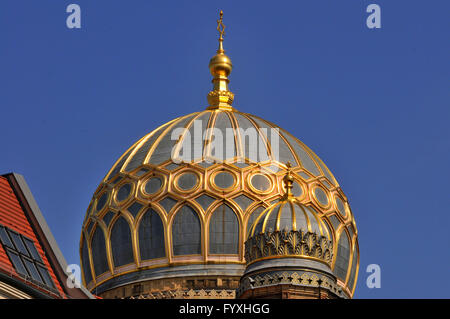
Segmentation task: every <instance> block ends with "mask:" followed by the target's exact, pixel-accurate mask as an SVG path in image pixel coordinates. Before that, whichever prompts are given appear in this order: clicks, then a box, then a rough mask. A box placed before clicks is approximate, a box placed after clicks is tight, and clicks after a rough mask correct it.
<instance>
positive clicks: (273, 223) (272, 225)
mask: <svg viewBox="0 0 450 319" xmlns="http://www.w3.org/2000/svg"><path fill="white" fill-rule="evenodd" d="M280 207H281V205H278V206H276V207H275V208H273V209H272V211H271V212H270V215H269V217H268V218H267V222H266V228H265V229H263V231H264V232H265V233H267V232H274V231H276V230H277V218H278V212H279V211H280Z"/></svg>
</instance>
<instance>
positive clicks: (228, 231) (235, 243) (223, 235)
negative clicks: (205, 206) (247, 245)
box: [209, 204, 239, 254]
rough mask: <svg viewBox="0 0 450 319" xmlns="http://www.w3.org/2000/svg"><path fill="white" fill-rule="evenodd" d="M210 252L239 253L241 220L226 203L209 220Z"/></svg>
mask: <svg viewBox="0 0 450 319" xmlns="http://www.w3.org/2000/svg"><path fill="white" fill-rule="evenodd" d="M209 253H210V254H237V253H239V222H238V219H237V217H236V214H235V213H234V212H233V210H232V209H231V208H230V207H229V206H228V205H226V204H222V205H220V206H219V207H218V208H217V209H216V210H215V211H214V213H213V215H212V216H211V220H210V222H209Z"/></svg>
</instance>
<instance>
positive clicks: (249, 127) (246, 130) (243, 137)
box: [233, 113, 270, 167]
mask: <svg viewBox="0 0 450 319" xmlns="http://www.w3.org/2000/svg"><path fill="white" fill-rule="evenodd" d="M233 115H234V117H235V119H236V121H237V123H238V126H239V127H238V129H239V137H240V144H241V147H242V152H243V154H242V156H243V157H244V158H247V159H249V160H250V161H252V162H264V161H268V160H270V156H269V152H268V150H267V146H266V142H265V141H264V138H263V137H262V136H261V135H260V134H261V133H260V131H259V130H258V129H257V128H256V126H255V125H254V124H253V123H252V122H251V121H250V120H248V119H247V118H246V117H245V116H243V115H241V114H239V113H233ZM238 164H239V163H236V164H234V165H236V166H238V167H242V166H245V167H246V166H248V165H247V164H245V163H241V165H238Z"/></svg>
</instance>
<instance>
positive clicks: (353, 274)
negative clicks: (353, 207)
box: [347, 245, 358, 291]
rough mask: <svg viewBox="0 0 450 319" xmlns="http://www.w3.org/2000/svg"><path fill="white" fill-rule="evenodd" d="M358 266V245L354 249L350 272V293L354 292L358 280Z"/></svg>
mask: <svg viewBox="0 0 450 319" xmlns="http://www.w3.org/2000/svg"><path fill="white" fill-rule="evenodd" d="M357 264H358V251H357V249H356V245H355V247H354V248H353V258H352V266H351V270H350V277H349V279H348V285H347V286H348V288H349V289H350V291H352V290H353V285H354V284H355V280H356V266H357Z"/></svg>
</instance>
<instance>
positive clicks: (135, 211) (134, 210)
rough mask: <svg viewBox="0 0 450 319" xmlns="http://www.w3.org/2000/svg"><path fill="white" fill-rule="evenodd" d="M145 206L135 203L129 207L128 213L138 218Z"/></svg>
mask: <svg viewBox="0 0 450 319" xmlns="http://www.w3.org/2000/svg"><path fill="white" fill-rule="evenodd" d="M143 206H144V205H142V204H141V203H139V202H135V203H133V205H131V206H130V207H128V211H129V212H130V213H131V215H133V217H135V218H136V215H137V214H139V211H140V210H141V208H142V207H143Z"/></svg>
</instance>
